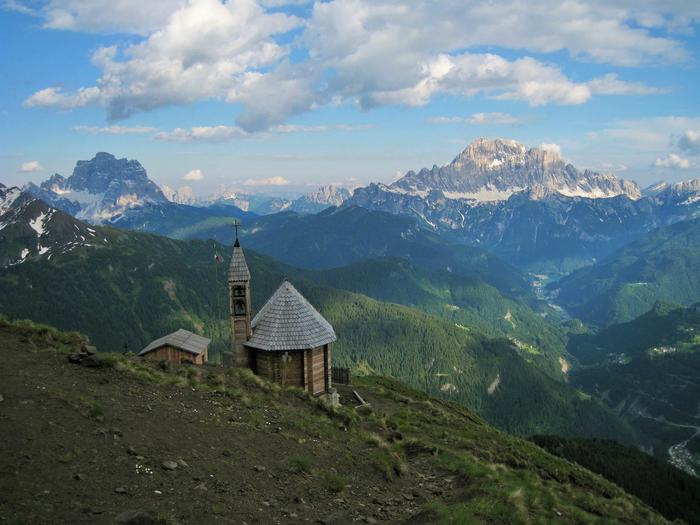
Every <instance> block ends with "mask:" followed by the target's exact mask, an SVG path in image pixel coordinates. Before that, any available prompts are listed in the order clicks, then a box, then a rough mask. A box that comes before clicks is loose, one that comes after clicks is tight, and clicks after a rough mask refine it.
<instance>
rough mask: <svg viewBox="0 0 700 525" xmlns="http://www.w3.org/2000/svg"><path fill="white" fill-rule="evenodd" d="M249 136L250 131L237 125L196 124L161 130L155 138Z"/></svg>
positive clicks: (184, 139) (190, 139)
mask: <svg viewBox="0 0 700 525" xmlns="http://www.w3.org/2000/svg"><path fill="white" fill-rule="evenodd" d="M247 136H248V133H247V132H245V131H244V130H242V129H241V128H239V127H237V126H195V127H192V128H190V129H184V128H175V129H174V130H172V131H161V132H160V133H158V134H156V136H155V138H156V140H162V141H165V142H226V141H228V140H233V139H237V138H244V137H247Z"/></svg>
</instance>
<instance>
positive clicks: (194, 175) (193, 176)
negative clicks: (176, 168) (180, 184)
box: [182, 170, 204, 181]
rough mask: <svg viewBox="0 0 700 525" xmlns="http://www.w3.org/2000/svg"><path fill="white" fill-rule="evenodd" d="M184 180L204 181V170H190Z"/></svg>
mask: <svg viewBox="0 0 700 525" xmlns="http://www.w3.org/2000/svg"><path fill="white" fill-rule="evenodd" d="M182 178H183V179H184V180H191V181H198V180H204V174H203V173H202V170H190V171H188V172H187V173H185V175H184V176H183V177H182Z"/></svg>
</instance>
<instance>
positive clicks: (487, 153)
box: [388, 138, 641, 202]
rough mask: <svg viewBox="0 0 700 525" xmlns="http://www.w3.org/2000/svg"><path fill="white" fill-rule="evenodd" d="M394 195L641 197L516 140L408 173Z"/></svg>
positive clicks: (491, 142)
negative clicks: (445, 163) (444, 163)
mask: <svg viewBox="0 0 700 525" xmlns="http://www.w3.org/2000/svg"><path fill="white" fill-rule="evenodd" d="M388 189H389V190H390V191H394V192H396V193H403V194H411V195H417V196H419V197H426V196H427V195H428V194H429V193H430V192H431V191H435V190H438V191H440V192H442V194H443V196H444V197H446V198H448V199H456V200H467V201H472V202H484V201H502V200H506V199H508V198H510V197H511V195H513V194H515V193H520V192H528V194H529V195H530V198H533V199H540V198H543V197H545V196H547V195H552V194H559V195H563V196H565V197H585V198H609V197H616V196H618V195H627V196H628V197H629V198H631V199H638V198H640V197H641V192H640V190H639V187H638V186H637V185H636V184H635V183H633V182H628V181H623V180H620V179H618V178H617V177H615V176H614V175H612V174H600V173H597V172H592V171H589V170H584V171H579V170H578V169H576V168H575V167H574V166H573V165H571V164H568V163H566V162H565V161H564V160H563V159H562V158H561V155H560V152H559V147H558V146H556V145H554V144H549V145H547V144H543V145H542V146H540V147H534V148H527V147H526V146H525V145H524V144H522V143H520V142H517V141H515V140H506V139H500V138H495V139H488V138H478V139H476V140H474V141H473V142H472V143H471V144H469V145H468V146H467V147H466V148H465V149H464V150H463V151H462V152H461V153H460V154H459V155H457V157H455V158H454V160H453V161H452V162H451V163H450V164H447V165H445V166H442V167H438V166H433V168H432V169H430V170H428V169H425V168H424V169H422V170H420V171H419V172H418V173H415V172H413V171H409V172H408V173H407V174H406V175H405V176H404V177H403V178H401V179H399V180H398V181H396V182H394V183H393V184H391V185H390V186H388Z"/></svg>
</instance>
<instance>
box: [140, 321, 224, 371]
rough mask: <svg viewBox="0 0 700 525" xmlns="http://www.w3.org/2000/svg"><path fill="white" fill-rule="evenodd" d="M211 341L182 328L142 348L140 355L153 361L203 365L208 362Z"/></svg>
mask: <svg viewBox="0 0 700 525" xmlns="http://www.w3.org/2000/svg"><path fill="white" fill-rule="evenodd" d="M210 342H211V339H207V338H206V337H202V336H201V335H197V334H193V333H192V332H190V331H188V330H183V329H182V328H181V329H179V330H178V331H176V332H173V333H172V334H168V335H166V336H163V337H161V338H160V339H156V340H155V341H153V342H152V343H150V344H149V345H148V346H147V347H146V348H144V349H143V350H141V351H140V352H139V353H138V355H139V357H143V358H144V359H150V360H153V361H170V362H171V363H178V364H179V363H191V364H195V365H203V364H204V363H206V362H207V353H208V348H209V343H210Z"/></svg>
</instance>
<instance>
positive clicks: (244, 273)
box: [228, 239, 250, 281]
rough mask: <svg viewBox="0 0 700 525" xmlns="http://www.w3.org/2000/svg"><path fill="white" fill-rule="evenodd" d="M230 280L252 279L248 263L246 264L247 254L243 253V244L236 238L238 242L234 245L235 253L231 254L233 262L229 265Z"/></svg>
mask: <svg viewBox="0 0 700 525" xmlns="http://www.w3.org/2000/svg"><path fill="white" fill-rule="evenodd" d="M228 280H229V281H249V280H250V271H249V270H248V265H247V264H246V262H245V256H244V255H243V248H241V244H240V243H239V242H238V239H236V244H234V245H233V255H232V256H231V264H230V265H229V267H228Z"/></svg>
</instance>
